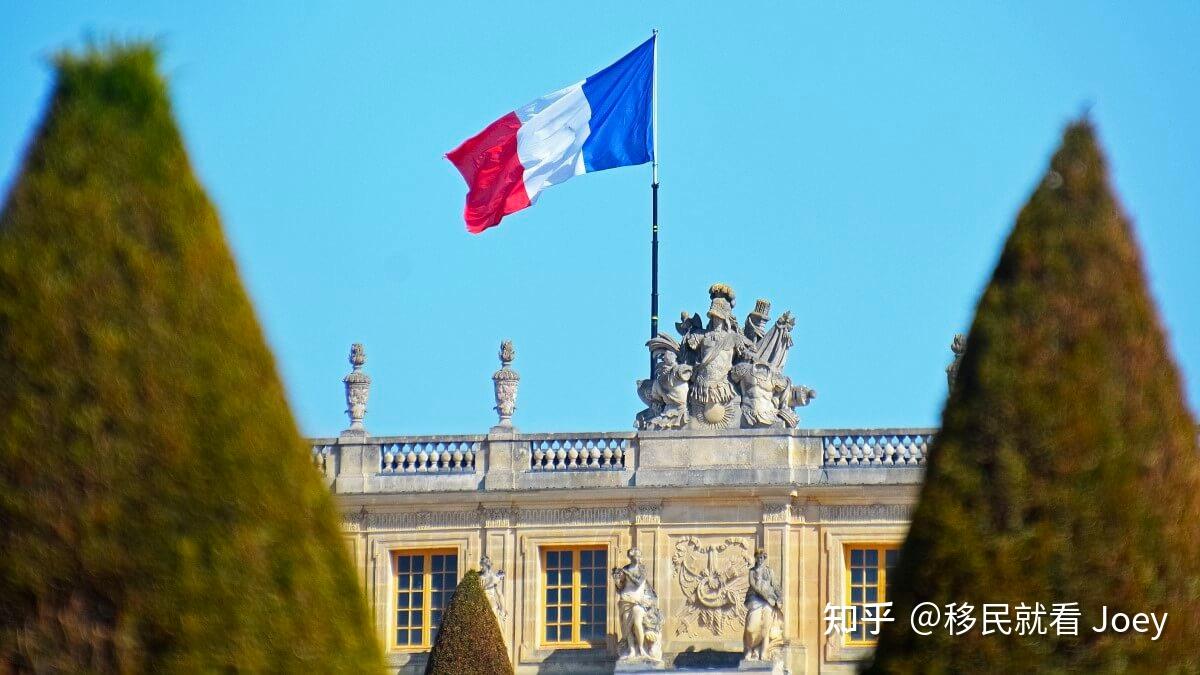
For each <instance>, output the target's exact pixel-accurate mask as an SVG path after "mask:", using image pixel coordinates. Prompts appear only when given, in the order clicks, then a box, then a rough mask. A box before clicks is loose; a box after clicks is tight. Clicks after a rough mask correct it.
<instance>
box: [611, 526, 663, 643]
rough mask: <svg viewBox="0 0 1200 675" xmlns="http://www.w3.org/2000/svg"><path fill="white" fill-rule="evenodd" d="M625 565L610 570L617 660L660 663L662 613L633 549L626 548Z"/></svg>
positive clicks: (638, 555)
mask: <svg viewBox="0 0 1200 675" xmlns="http://www.w3.org/2000/svg"><path fill="white" fill-rule="evenodd" d="M628 555H629V564H628V565H625V566H624V567H614V568H612V578H613V583H614V584H615V585H616V587H617V612H618V615H619V616H620V620H621V639H620V641H619V642H618V643H617V653H618V658H619V659H620V660H621V661H650V662H654V663H660V662H662V624H663V615H662V610H660V609H659V608H658V595H656V594H655V593H654V589H653V588H652V587H651V586H650V580H649V579H647V578H646V566H645V565H644V564H643V563H642V553H641V551H639V550H638V549H637V548H631V549H629V553H628Z"/></svg>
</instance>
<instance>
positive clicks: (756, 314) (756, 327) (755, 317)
mask: <svg viewBox="0 0 1200 675" xmlns="http://www.w3.org/2000/svg"><path fill="white" fill-rule="evenodd" d="M770 318H771V302H770V301H769V300H763V299H761V298H760V299H759V300H757V301H756V302H755V303H754V311H752V312H750V315H749V316H747V317H746V325H745V326H743V327H742V335H745V336H746V339H747V340H749V341H750V343H751V344H753V345H756V346H757V345H758V343H760V342H762V339H763V337H764V336H765V335H766V334H767V321H768V320H769V319H770Z"/></svg>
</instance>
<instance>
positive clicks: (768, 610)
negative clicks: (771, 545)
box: [742, 548, 783, 661]
mask: <svg viewBox="0 0 1200 675" xmlns="http://www.w3.org/2000/svg"><path fill="white" fill-rule="evenodd" d="M782 635H783V606H782V604H781V602H780V593H779V583H778V582H776V580H775V573H774V572H772V571H771V568H770V567H768V566H767V552H766V551H764V550H762V549H761V548H760V549H758V550H757V551H755V553H754V567H751V568H750V588H749V589H748V590H747V591H746V631H745V633H743V635H742V643H743V646H744V648H745V651H744V652H743V654H742V658H743V659H745V660H746V661H767V660H769V659H770V658H771V656H772V654H771V652H772V651H773V648H774V646H775V643H776V642H777V641H778V640H779V638H780V637H781V636H782Z"/></svg>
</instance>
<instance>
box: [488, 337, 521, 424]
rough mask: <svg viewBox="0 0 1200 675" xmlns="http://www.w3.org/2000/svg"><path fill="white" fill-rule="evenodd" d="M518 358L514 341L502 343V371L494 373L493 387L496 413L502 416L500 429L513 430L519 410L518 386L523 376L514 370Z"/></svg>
mask: <svg viewBox="0 0 1200 675" xmlns="http://www.w3.org/2000/svg"><path fill="white" fill-rule="evenodd" d="M516 356H517V352H516V350H515V349H513V343H512V340H505V341H504V342H501V343H500V370H497V371H496V372H495V373H492V385H493V386H494V388H495V391H496V407H495V411H496V413H497V414H498V415H499V416H500V421H499V422H498V423H497V424H496V426H499V427H505V428H512V425H513V423H512V416H513V412H514V411H515V410H516V409H517V385H518V384H519V383H520V382H521V376H520V375H519V374H518V373H517V371H515V370H513V369H512V362H513V359H515V358H516Z"/></svg>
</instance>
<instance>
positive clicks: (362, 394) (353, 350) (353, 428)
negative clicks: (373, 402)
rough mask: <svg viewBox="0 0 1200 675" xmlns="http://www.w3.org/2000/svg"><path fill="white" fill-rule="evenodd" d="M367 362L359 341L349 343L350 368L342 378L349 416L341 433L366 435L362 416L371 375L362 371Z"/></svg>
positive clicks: (365, 407)
mask: <svg viewBox="0 0 1200 675" xmlns="http://www.w3.org/2000/svg"><path fill="white" fill-rule="evenodd" d="M366 362H367V352H366V350H364V349H363V346H362V344H361V343H358V342H355V343H354V344H352V345H350V365H351V366H352V368H353V369H352V370H351V371H350V373H349V374H347V375H346V376H345V377H343V378H342V382H343V383H344V384H345V385H346V414H347V415H349V416H350V428H349V429H346V430H345V431H343V432H342V433H344V434H354V435H361V436H366V435H367V430H366V428H365V427H364V426H363V417H366V415H367V397H368V396H370V394H371V376H370V375H367V374H366V373H364V372H363V371H362V367H363V364H365V363H366Z"/></svg>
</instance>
